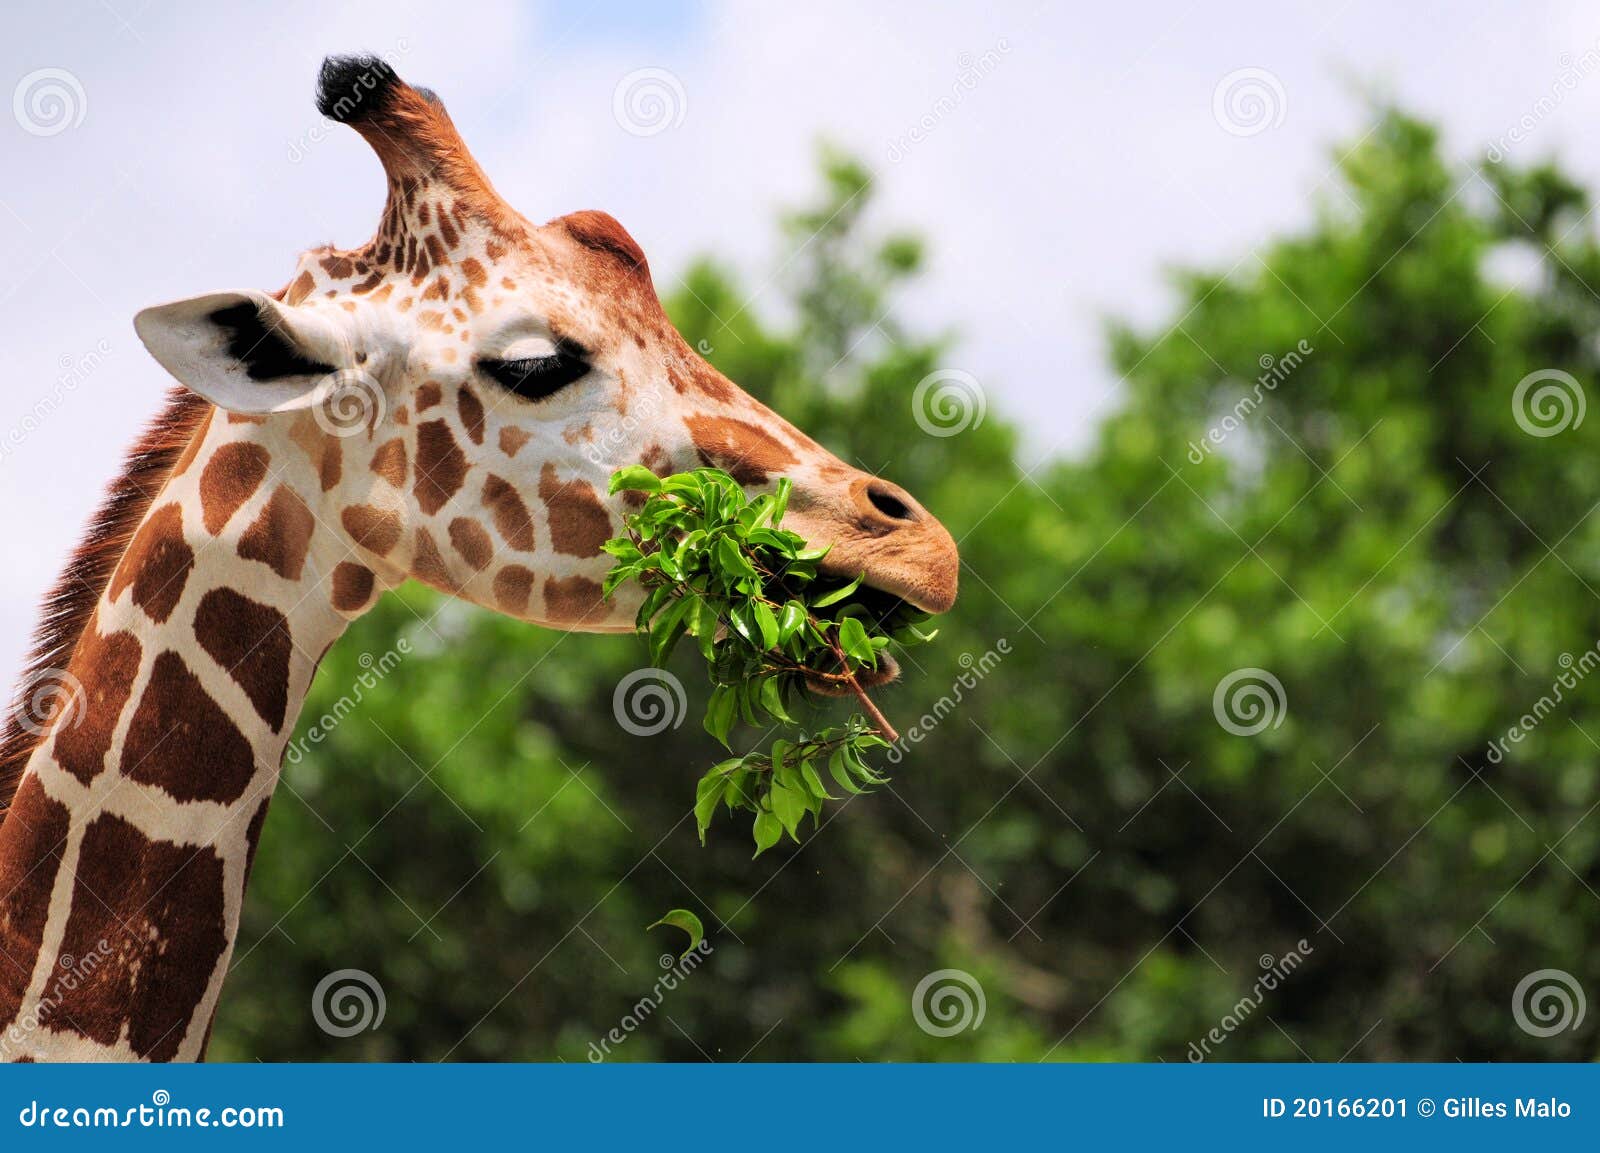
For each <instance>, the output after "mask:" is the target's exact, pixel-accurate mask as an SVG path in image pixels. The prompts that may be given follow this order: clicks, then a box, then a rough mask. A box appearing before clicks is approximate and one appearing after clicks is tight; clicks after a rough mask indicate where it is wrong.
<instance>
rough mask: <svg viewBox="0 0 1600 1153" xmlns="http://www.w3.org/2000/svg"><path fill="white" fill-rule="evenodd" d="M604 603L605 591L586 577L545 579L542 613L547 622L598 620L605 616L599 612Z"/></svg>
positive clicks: (597, 583) (596, 582)
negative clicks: (591, 618)
mask: <svg viewBox="0 0 1600 1153" xmlns="http://www.w3.org/2000/svg"><path fill="white" fill-rule="evenodd" d="M604 601H605V591H604V590H603V589H602V588H601V587H600V583H599V582H598V581H592V580H590V579H589V578H588V577H583V576H572V577H566V578H565V579H561V580H558V579H557V578H555V577H547V578H546V579H545V582H544V612H545V618H546V619H547V620H551V621H565V622H578V621H584V620H587V619H589V618H590V617H594V618H596V619H598V618H599V617H601V616H604V615H605V614H604V613H603V612H602V611H601V608H602V605H603V604H604Z"/></svg>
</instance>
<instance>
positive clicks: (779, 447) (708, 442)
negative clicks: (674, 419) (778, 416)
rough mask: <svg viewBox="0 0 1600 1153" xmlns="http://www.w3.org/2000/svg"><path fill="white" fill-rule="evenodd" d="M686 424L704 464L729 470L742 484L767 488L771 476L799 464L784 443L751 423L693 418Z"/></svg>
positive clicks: (717, 418) (713, 418) (716, 418)
mask: <svg viewBox="0 0 1600 1153" xmlns="http://www.w3.org/2000/svg"><path fill="white" fill-rule="evenodd" d="M686 423H687V424H688V426H689V435H690V437H691V438H692V439H693V440H694V446H695V448H696V449H698V450H699V452H700V458H701V460H702V461H704V462H705V463H706V464H708V465H715V466H716V467H718V468H723V469H726V470H727V471H728V473H729V474H730V475H731V476H732V477H733V479H734V480H736V481H738V482H739V483H740V484H765V483H766V480H767V477H768V476H770V475H771V474H772V473H775V472H783V471H784V470H785V469H787V468H789V467H791V466H793V465H795V464H798V463H799V461H798V459H797V458H796V457H795V455H794V453H792V452H790V451H789V450H788V449H787V448H785V447H784V445H783V443H782V442H781V441H779V440H777V439H776V438H775V437H774V436H773V435H772V434H771V433H769V432H767V431H766V430H765V429H763V428H760V427H759V426H757V425H754V424H751V423H750V422H749V421H746V420H735V419H734V418H732V417H727V416H694V417H690V418H689V419H688V421H687V422H686Z"/></svg>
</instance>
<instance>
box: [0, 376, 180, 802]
mask: <svg viewBox="0 0 1600 1153" xmlns="http://www.w3.org/2000/svg"><path fill="white" fill-rule="evenodd" d="M210 409H211V405H210V403H209V402H208V401H206V400H205V399H203V398H202V397H199V396H196V395H195V394H194V393H192V392H188V391H187V390H185V389H181V388H175V389H173V390H172V391H171V392H169V393H168V395H167V403H166V407H165V408H164V409H163V410H162V411H161V413H160V414H159V415H158V416H157V417H156V418H155V419H154V420H153V421H151V422H150V424H149V425H147V426H146V428H145V430H144V432H143V433H142V434H141V435H140V437H139V439H138V440H137V441H135V442H134V444H133V447H132V448H130V449H129V450H128V455H127V457H126V459H125V460H124V462H123V466H122V471H121V473H119V474H118V475H117V477H116V478H115V479H114V480H112V482H111V483H110V485H109V486H107V489H106V495H105V497H104V499H102V500H101V502H100V507H99V508H98V509H96V510H95V513H94V515H93V516H92V517H91V518H90V520H89V527H88V529H87V530H86V531H85V532H84V535H83V538H82V540H81V541H80V542H79V544H78V547H77V548H76V549H74V550H73V552H72V555H71V557H69V558H68V560H67V563H66V567H65V568H64V569H63V570H62V572H61V575H60V576H59V577H57V578H56V582H55V584H54V585H53V586H51V589H50V591H49V592H48V593H47V594H46V595H45V598H44V606H43V611H42V613H41V615H40V621H39V625H38V627H37V628H36V629H35V630H34V635H33V649H32V651H31V652H30V653H29V654H28V659H27V662H26V664H25V665H24V666H23V670H22V678H21V680H20V682H19V683H18V687H17V692H16V694H15V698H14V701H13V706H12V709H11V712H10V715H9V716H8V718H7V720H6V724H5V729H4V731H3V733H0V821H3V820H4V819H5V814H6V812H7V810H9V809H10V807H11V801H12V798H13V797H14V796H15V795H16V791H17V785H18V783H19V782H20V781H21V779H22V771H23V769H24V768H25V767H26V766H27V763H28V758H29V757H30V756H32V755H33V750H34V749H35V748H37V747H38V745H39V742H40V741H41V740H42V739H43V736H42V735H40V734H37V733H34V732H31V731H29V729H27V728H25V727H24V726H23V725H22V723H21V716H22V708H23V706H24V703H25V697H26V694H27V690H28V686H29V685H30V684H31V683H32V682H33V681H34V679H35V678H36V677H38V676H39V675H40V674H42V673H44V672H45V671H46V670H47V669H58V668H65V667H66V664H67V659H68V658H69V657H70V656H71V655H72V650H73V649H74V648H76V647H77V644H78V641H79V639H80V638H81V637H82V636H83V632H84V630H85V629H86V628H87V627H88V625H89V621H90V619H91V618H92V617H93V616H94V610H95V606H96V605H97V604H98V603H99V601H100V594H101V593H102V592H104V591H105V587H106V584H107V582H108V581H110V579H111V573H112V571H113V570H114V569H115V568H116V567H117V562H118V561H119V560H120V559H121V558H122V554H123V553H124V552H125V551H126V549H127V547H128V542H129V541H130V540H131V539H132V537H133V533H134V530H135V529H136V528H138V527H139V523H140V522H141V521H142V520H143V519H144V514H145V513H146V512H147V511H148V510H149V508H150V504H151V502H152V501H153V500H154V499H155V497H156V495H157V494H158V493H159V492H160V491H161V486H162V484H163V483H164V482H165V481H166V479H167V476H168V475H169V474H170V473H171V472H172V467H173V465H174V463H176V461H177V459H178V457H179V456H180V455H181V454H182V452H183V450H184V449H185V448H187V447H188V445H189V442H190V440H191V439H193V437H194V435H195V430H196V429H197V428H198V427H199V426H200V423H201V421H202V420H203V419H204V417H205V416H206V414H207V413H208V412H209V411H210Z"/></svg>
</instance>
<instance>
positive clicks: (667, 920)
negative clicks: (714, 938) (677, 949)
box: [645, 909, 706, 961]
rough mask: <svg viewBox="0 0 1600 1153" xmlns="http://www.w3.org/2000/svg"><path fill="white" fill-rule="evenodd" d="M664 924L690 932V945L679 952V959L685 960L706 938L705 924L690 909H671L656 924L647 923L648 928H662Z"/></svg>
mask: <svg viewBox="0 0 1600 1153" xmlns="http://www.w3.org/2000/svg"><path fill="white" fill-rule="evenodd" d="M662 925H671V926H672V927H673V928H675V929H682V930H683V931H684V932H685V933H688V934H689V947H688V948H687V949H685V950H684V951H683V952H681V953H679V954H678V960H680V961H681V960H683V959H684V958H685V957H687V956H688V955H689V954H690V953H692V952H694V951H695V950H696V949H698V948H699V947H700V942H701V941H703V940H705V938H706V930H705V926H704V925H702V924H701V923H700V918H699V917H697V916H695V915H694V914H693V913H691V912H689V910H688V909H669V910H667V911H666V912H665V913H663V914H662V915H661V919H660V920H659V921H656V922H655V923H654V924H651V925H646V926H645V928H646V929H656V928H660V927H661V926H662Z"/></svg>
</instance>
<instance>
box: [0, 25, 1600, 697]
mask: <svg viewBox="0 0 1600 1153" xmlns="http://www.w3.org/2000/svg"><path fill="white" fill-rule="evenodd" d="M330 9H331V11H330ZM1224 9H1225V10H1224ZM7 27H8V28H9V29H10V31H9V32H8V34H7V36H6V37H4V38H3V40H0V97H3V96H4V95H5V94H6V93H7V92H9V93H10V94H11V97H12V99H11V114H10V115H9V116H7V115H5V114H4V113H3V112H0V177H3V179H0V333H3V334H4V339H3V340H0V381H3V385H0V518H3V520H0V524H3V529H4V532H3V535H0V539H3V540H4V541H5V542H6V544H5V546H4V552H3V554H0V676H3V677H4V679H5V680H6V681H7V682H9V681H11V680H12V679H13V677H14V674H15V670H16V669H17V668H18V667H19V666H20V663H21V660H22V656H23V654H24V653H25V651H26V648H27V645H28V638H29V635H30V634H31V632H32V629H33V626H34V621H35V614H36V606H37V604H38V600H39V598H40V596H41V595H42V593H43V592H44V590H45V589H46V588H47V587H48V585H49V584H50V583H51V582H52V580H53V579H54V577H55V575H56V573H57V572H58V570H59V568H60V566H61V563H62V561H63V559H64V557H65V556H66V554H67V553H68V552H69V551H70V549H71V548H72V546H73V545H74V544H75V543H76V541H77V539H78V537H79V535H80V533H81V532H82V529H83V525H84V522H85V520H86V518H87V517H88V515H89V514H90V512H91V511H92V509H93V508H94V506H95V505H96V503H97V502H98V500H99V497H100V493H101V490H102V489H103V487H104V485H105V483H106V482H107V481H108V480H109V479H110V478H111V477H112V476H113V475H114V473H115V472H116V470H117V468H118V466H119V463H120V460H121V456H122V453H123V451H124V449H125V447H126V446H127V444H128V443H129V442H130V441H131V440H132V439H133V438H134V437H135V436H136V435H137V432H138V430H139V429H140V427H141V426H142V425H143V424H144V422H145V421H146V420H147V419H148V418H149V417H150V416H151V415H152V414H154V413H155V412H156V411H157V410H158V408H159V407H160V403H161V401H160V398H161V395H162V393H163V391H164V390H165V389H166V388H167V386H168V385H169V383H170V381H169V380H168V379H167V378H166V376H165V374H164V373H163V371H162V370H161V369H160V368H159V367H158V366H157V365H156V364H155V362H154V361H152V360H151V359H150V358H149V356H148V355H147V354H146V353H145V352H144V350H143V348H142V347H141V346H140V344H139V342H138V340H137V338H136V337H135V336H134V332H133V327H132V318H133V315H134V313H135V312H137V311H138V310H139V309H140V308H143V307H146V306H148V305H150V304H154V303H158V302H161V301H166V300H173V299H178V298H182V297H186V296H191V295H195V294H198V293H201V292H206V291H214V290H221V289H242V288H256V289H262V290H267V291H270V290H274V289H276V288H278V287H280V286H281V285H282V284H283V283H284V282H285V281H286V280H287V279H288V275H289V272H290V270H291V269H292V268H293V265H294V259H295V256H296V254H297V253H298V252H300V251H301V250H303V249H305V248H308V247H311V246H313V245H317V244H322V243H325V242H332V243H334V244H338V245H340V246H344V247H349V246H354V245H357V244H359V243H361V242H363V241H365V240H366V238H367V237H368V236H370V235H371V233H372V231H373V229H374V227H375V226H376V223H377V219H378V213H379V209H380V207H381V204H382V199H383V182H382V179H381V174H380V171H379V169H378V166H377V163H376V160H375V159H374V158H373V156H372V154H371V151H370V150H369V149H368V148H367V146H366V145H365V144H364V143H362V142H361V141H360V140H359V139H358V138H357V137H356V136H355V135H354V133H352V132H350V131H349V130H348V129H345V128H341V127H339V126H337V125H333V124H330V123H328V122H326V121H324V120H322V119H321V118H320V117H319V116H318V115H317V113H316V111H315V109H314V108H313V106H312V100H311V94H312V86H313V81H314V77H315V75H316V70H317V65H318V63H319V62H320V60H321V59H322V57H323V56H324V55H327V54H329V53H336V52H358V51H369V52H376V53H379V54H381V55H383V56H385V57H386V58H387V59H389V60H390V61H391V62H392V63H393V64H395V66H396V67H397V69H398V70H399V72H400V74H401V75H402V76H404V77H405V78H406V79H408V80H410V81H412V82H413V83H418V84H425V85H427V86H429V87H431V88H433V89H434V90H435V91H437V92H438V93H439V94H440V95H441V96H442V97H443V99H444V100H445V102H446V104H447V105H448V107H449V109H450V112H451V115H452V117H453V118H454V119H455V121H456V123H457V125H458V127H459V128H460V129H461V131H462V133H463V135H464V136H465V137H466V139H467V141H468V143H469V145H470V146H471V147H472V148H473V150H474V152H475V154H476V155H477V157H478V159H479V161H480V163H481V164H482V165H483V167H484V168H485V169H486V170H487V172H488V173H489V175H490V177H491V179H493V181H494V182H495V184H496V186H497V187H498V188H499V189H500V191H501V193H502V194H503V195H504V196H505V197H506V198H507V199H508V200H510V201H511V202H512V203H513V204H514V205H516V206H517V207H518V208H519V209H520V210H521V211H522V212H523V214H524V215H526V216H528V217H529V218H531V219H533V220H536V221H540V220H545V219H548V218H550V217H553V216H557V215H560V214H562V213H565V212H570V211H574V210H577V209H580V208H601V209H605V210H606V211H608V212H611V213H612V214H613V215H615V216H616V217H618V218H619V219H620V220H621V221H622V222H623V223H624V224H625V225H626V226H627V228H628V229H629V231H630V232H631V233H632V234H633V235H634V236H635V238H636V239H638V240H639V242H640V243H641V245H642V246H643V248H644V250H645V252H646V253H647V254H648V255H649V257H650V263H651V267H652V269H653V270H654V273H655V277H656V281H657V286H658V288H659V290H660V291H661V292H662V293H663V295H665V294H667V293H669V292H670V291H671V290H672V289H673V288H674V287H675V286H676V284H677V278H678V276H679V275H680V274H681V273H682V272H683V271H684V269H685V268H686V266H687V264H688V262H689V261H690V260H691V259H692V258H693V257H694V256H696V255H699V254H703V253H714V254H716V255H717V256H718V257H719V258H723V259H726V260H728V261H730V262H731V263H733V264H734V265H735V267H737V268H739V269H740V270H741V271H742V272H743V273H744V274H745V277H746V283H747V284H748V286H749V299H748V300H747V301H746V304H745V307H747V308H749V309H751V310H753V311H754V312H756V313H757V314H765V313H768V312H769V311H770V310H772V309H774V308H775V307H776V306H777V302H776V301H775V300H774V296H775V295H776V290H775V288H774V280H773V278H774V274H775V273H777V272H778V271H779V270H781V268H782V267H783V266H784V264H785V262H786V261H788V260H790V259H792V258H793V256H794V253H793V252H792V251H784V250H783V249H782V247H781V244H780V241H779V240H778V238H777V235H776V230H775V228H774V220H775V215H776V213H777V211H778V210H779V209H780V208H782V207H784V206H786V205H792V204H795V203H797V202H799V201H801V200H803V199H804V198H805V197H806V196H807V195H808V194H809V193H811V192H813V191H814V190H815V187H816V154H817V146H818V143H819V142H820V141H824V140H826V141H830V142H833V143H836V144H838V145H841V146H843V147H845V148H847V149H849V150H850V151H852V152H854V153H855V154H856V155H858V156H859V157H860V158H861V159H862V160H863V161H864V162H865V163H866V164H867V165H868V166H869V167H870V168H871V169H872V170H873V172H874V173H875V175H876V177H877V182H878V189H879V197H878V201H877V206H876V208H875V209H874V218H875V222H877V223H879V224H880V225H881V226H882V227H884V228H895V229H900V228H909V229H912V230H915V231H917V232H920V233H921V234H922V235H924V236H925V237H926V239H927V241H928V244H929V251H930V257H931V262H930V266H929V270H928V273H927V275H926V276H925V277H924V278H923V279H922V281H921V282H920V283H919V284H918V285H916V286H915V287H914V288H912V289H910V290H909V291H908V292H907V294H906V296H905V298H904V299H903V301H901V302H900V303H901V305H902V313H903V315H904V316H905V317H907V318H908V319H909V320H910V321H911V322H912V324H913V325H914V326H916V327H920V328H922V329H924V330H926V331H929V332H943V331H953V332H954V333H956V334H957V335H958V337H959V339H958V340H957V342H956V344H955V345H954V347H953V349H952V351H951V353H950V356H949V363H948V364H947V365H946V366H945V367H947V368H948V369H950V370H953V371H957V372H960V373H964V374H970V377H969V378H970V379H972V380H975V381H976V382H977V385H978V387H979V388H981V390H982V393H983V396H984V400H985V408H986V411H987V412H988V413H990V414H994V415H995V416H1004V417H1006V418H1008V419H1011V420H1014V421H1017V422H1020V423H1021V424H1022V425H1023V426H1024V427H1025V429H1026V430H1027V441H1026V449H1025V451H1026V454H1027V457H1028V460H1029V462H1030V463H1032V462H1039V461H1044V460H1048V459H1050V458H1052V457H1053V456H1056V455H1060V454H1071V453H1074V452H1079V451H1082V449H1083V448H1084V446H1085V445H1086V444H1088V443H1089V441H1090V439H1091V438H1092V436H1093V433H1094V429H1095V427H1096V422H1097V420H1098V419H1099V418H1100V417H1102V416H1103V415H1104V414H1106V413H1107V412H1109V411H1112V410H1114V408H1115V407H1116V405H1117V403H1118V397H1119V387H1120V386H1119V382H1118V381H1117V379H1116V376H1115V374H1114V373H1112V372H1111V371H1110V370H1109V369H1108V368H1107V365H1106V357H1105V345H1104V338H1103V332H1104V322H1105V320H1106V319H1107V318H1110V317H1118V318H1123V319H1129V320H1132V321H1134V322H1136V323H1139V324H1142V325H1154V324H1157V323H1159V322H1160V321H1161V320H1162V319H1163V317H1167V318H1169V319H1170V312H1171V306H1172V303H1173V296H1172V295H1171V293H1170V291H1169V289H1168V287H1167V285H1168V281H1167V278H1166V277H1167V273H1168V272H1169V271H1170V270H1171V269H1172V268H1174V267H1184V266H1204V267H1212V268H1217V269H1220V270H1227V269H1236V270H1238V273H1239V274H1240V275H1244V274H1246V273H1247V272H1249V271H1250V269H1251V267H1252V265H1253V264H1254V261H1253V258H1252V255H1251V254H1252V250H1253V248H1254V247H1255V246H1257V245H1260V244H1262V243H1264V242H1266V241H1267V240H1269V239H1270V238H1271V237H1272V236H1273V235H1274V234H1277V233H1281V232H1282V231H1284V230H1289V229H1294V228H1296V227H1298V226H1301V225H1303V224H1304V223H1305V222H1306V221H1307V220H1308V219H1309V217H1310V216H1311V214H1312V212H1313V211H1314V210H1315V207H1316V205H1317V204H1318V203H1329V204H1333V205H1335V206H1336V205H1337V202H1338V195H1339V193H1338V190H1337V182H1336V181H1335V180H1334V179H1333V178H1332V166H1333V163H1334V161H1335V158H1336V157H1337V155H1338V150H1339V148H1340V146H1341V145H1343V146H1348V145H1350V144H1351V143H1353V142H1355V141H1356V140H1358V139H1359V138H1360V137H1361V135H1362V133H1363V132H1365V131H1366V130H1367V128H1368V127H1369V125H1370V116H1369V104H1368V99H1369V97H1370V96H1371V95H1373V94H1378V95H1381V96H1384V97H1387V98H1391V99H1394V100H1396V101H1397V102H1398V103H1400V104H1401V105H1402V106H1403V107H1405V108H1407V109H1408V110H1410V111H1412V112H1415V113H1418V114H1421V115H1423V116H1426V117H1428V118H1430V119H1432V120H1434V121H1435V122H1437V123H1438V124H1440V125H1441V127H1442V128H1443V129H1444V132H1445V141H1446V144H1447V147H1448V149H1449V150H1450V151H1451V152H1452V153H1453V154H1454V155H1455V156H1456V157H1457V158H1459V159H1461V160H1463V161H1473V160H1481V158H1482V157H1483V156H1484V155H1485V153H1486V151H1488V150H1490V149H1492V148H1496V149H1498V150H1499V151H1501V152H1503V153H1505V154H1507V155H1508V156H1509V158H1510V159H1511V160H1512V161H1513V162H1518V163H1521V162H1532V161H1536V160H1539V159H1542V158H1546V157H1549V156H1552V155H1554V156H1559V157H1560V158H1561V159H1562V160H1563V162H1564V163H1566V164H1567V166H1568V167H1569V168H1570V169H1571V170H1572V171H1574V172H1575V173H1576V174H1577V175H1579V176H1580V177H1582V178H1584V179H1586V180H1587V181H1588V182H1589V183H1590V184H1591V185H1593V186H1597V187H1600V8H1596V6H1594V5H1585V4H1582V3H1576V2H1574V3H1548V4H1540V3H1526V2H1513V0H1507V2H1498V3H1476V4H1473V5H1470V6H1467V5H1460V4H1445V3H1411V4H1406V5H1396V4H1393V3H1386V2H1377V0H1349V2H1344V3H1341V2H1340V0H1325V2H1315V3H1313V2H1307V0H1277V2H1274V3H1259V4H1256V3H1245V4H1229V5H1226V6H1224V5H1207V4H1200V3H1194V4H1181V3H1174V2H1163V3H1153V4H1136V3H1129V4H1120V5H1093V6H1089V5H1084V6H1076V5H1066V4H1036V3H1032V2H1025V3H1015V4H1014V3H1009V2H1005V0H985V2H984V3H981V4H965V5H960V6H957V5H944V4H938V5H935V4H927V3H882V4H874V5H870V6H869V5H861V4H844V3H838V2H835V0H810V2H808V3H806V4H803V5H783V6H779V5H757V4H751V3H737V2H734V0H726V2H719V0H704V2H698V3H697V2H678V3H658V4H604V3H592V2H583V0H559V2H554V3H527V4H511V3H499V2H484V3H474V2H472V0H454V2H452V3H450V4H448V5H441V4H437V3H433V4H422V3H381V4H377V3H374V4H356V3H347V4H340V5H337V6H334V5H323V4H314V3H306V2H293V0H291V2H287V3H282V2H280V3H276V4H274V5H272V6H270V7H261V6H249V7H246V6H244V5H221V4H215V3H210V4H201V3H179V4H161V3H155V2H153V0H86V2H75V0H69V2H59V3H52V4H50V5H35V6H30V7H29V8H28V9H27V10H23V11H13V12H11V13H8V16H7Z"/></svg>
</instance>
